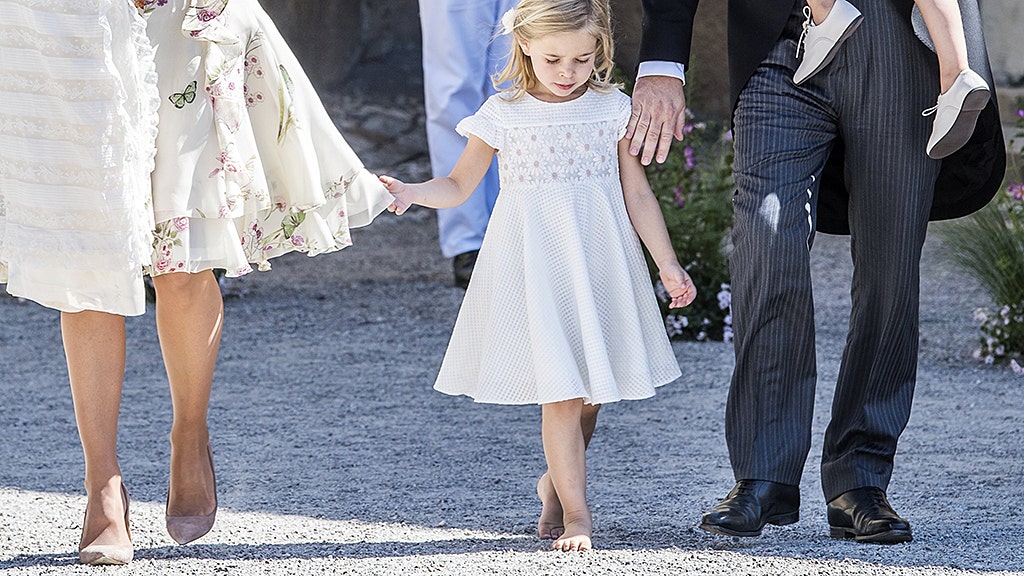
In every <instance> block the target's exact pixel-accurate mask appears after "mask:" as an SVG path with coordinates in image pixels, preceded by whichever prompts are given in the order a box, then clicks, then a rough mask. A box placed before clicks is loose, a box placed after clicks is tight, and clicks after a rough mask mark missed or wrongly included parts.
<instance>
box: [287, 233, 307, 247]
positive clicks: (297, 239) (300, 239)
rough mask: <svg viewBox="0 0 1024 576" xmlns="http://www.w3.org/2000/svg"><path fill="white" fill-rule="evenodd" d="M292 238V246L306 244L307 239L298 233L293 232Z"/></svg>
mask: <svg viewBox="0 0 1024 576" xmlns="http://www.w3.org/2000/svg"><path fill="white" fill-rule="evenodd" d="M290 240H291V241H292V246H302V245H303V244H305V239H304V238H303V237H302V236H299V235H298V234H292V237H291V238H290Z"/></svg>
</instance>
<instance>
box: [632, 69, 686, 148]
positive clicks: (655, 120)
mask: <svg viewBox="0 0 1024 576" xmlns="http://www.w3.org/2000/svg"><path fill="white" fill-rule="evenodd" d="M685 124H686V94H685V93H684V92H683V82H682V80H679V79H678V78H673V77H671V76H642V77H640V78H638V79H637V81H636V86H635V87H634V88H633V114H632V115H630V117H629V124H627V125H626V138H628V139H629V140H630V144H629V153H630V154H632V155H633V156H636V155H638V154H640V151H641V150H643V156H641V157H640V163H642V164H643V165H644V166H648V165H650V163H651V159H652V158H654V157H655V152H657V160H658V163H659V164H661V163H662V162H664V161H665V159H666V158H668V150H669V148H670V147H671V146H672V138H673V137H675V139H676V140H682V139H683V126H684V125H685Z"/></svg>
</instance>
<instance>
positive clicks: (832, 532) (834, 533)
mask: <svg viewBox="0 0 1024 576" xmlns="http://www.w3.org/2000/svg"><path fill="white" fill-rule="evenodd" d="M828 535H829V537H830V538H835V539H836V540H849V539H850V538H853V537H854V534H853V532H850V531H849V530H847V529H846V528H836V527H835V526H829V527H828Z"/></svg>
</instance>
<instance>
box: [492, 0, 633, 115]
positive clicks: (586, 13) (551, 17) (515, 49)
mask: <svg viewBox="0 0 1024 576" xmlns="http://www.w3.org/2000/svg"><path fill="white" fill-rule="evenodd" d="M577 31H585V32H589V33H591V34H593V36H594V38H596V39H597V50H596V52H595V54H594V72H593V74H591V76H590V79H589V80H588V81H587V86H588V87H589V88H593V89H595V90H598V91H601V92H606V91H608V90H610V89H612V88H613V87H614V86H615V85H616V84H615V83H614V82H613V81H612V68H613V66H614V65H615V63H614V61H613V60H612V54H613V53H614V48H613V46H612V22H611V8H610V7H609V5H608V0H521V1H520V2H519V5H518V6H516V8H515V20H514V22H513V25H512V30H511V32H512V36H513V38H512V49H511V51H510V56H509V59H508V63H507V64H506V65H505V68H503V69H502V70H501V71H500V72H498V74H497V75H495V76H494V78H493V82H494V86H495V88H498V89H499V90H502V91H503V92H508V93H509V98H510V99H511V100H518V99H520V98H522V97H523V95H524V94H526V92H527V91H528V90H530V89H532V88H534V87H535V86H536V85H537V74H536V73H535V72H534V70H533V63H532V62H531V61H530V57H529V56H527V55H526V54H525V53H524V52H523V48H522V47H521V46H520V45H519V42H520V41H525V42H531V41H533V40H536V39H538V38H541V37H544V36H548V35H550V34H558V33H561V32H577ZM504 32H508V30H505V31H504ZM505 82H509V83H510V86H509V87H507V88H499V85H501V84H504V83H505Z"/></svg>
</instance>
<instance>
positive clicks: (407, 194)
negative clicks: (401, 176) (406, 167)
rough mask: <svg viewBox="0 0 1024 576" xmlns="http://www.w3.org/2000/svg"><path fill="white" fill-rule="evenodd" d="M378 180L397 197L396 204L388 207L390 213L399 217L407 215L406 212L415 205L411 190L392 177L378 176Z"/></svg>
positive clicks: (393, 203)
mask: <svg viewBox="0 0 1024 576" xmlns="http://www.w3.org/2000/svg"><path fill="white" fill-rule="evenodd" d="M378 179H380V181H381V183H382V184H384V186H385V187H387V189H388V192H390V193H391V195H392V196H394V197H395V200H394V202H392V203H391V204H390V205H389V206H388V212H394V213H395V214H397V215H399V216H401V215H402V214H405V211H406V210H408V209H409V207H410V206H412V205H413V200H412V197H413V192H412V190H410V189H409V186H407V185H406V184H405V182H402V181H401V180H396V179H394V178H392V177H390V176H378Z"/></svg>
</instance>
